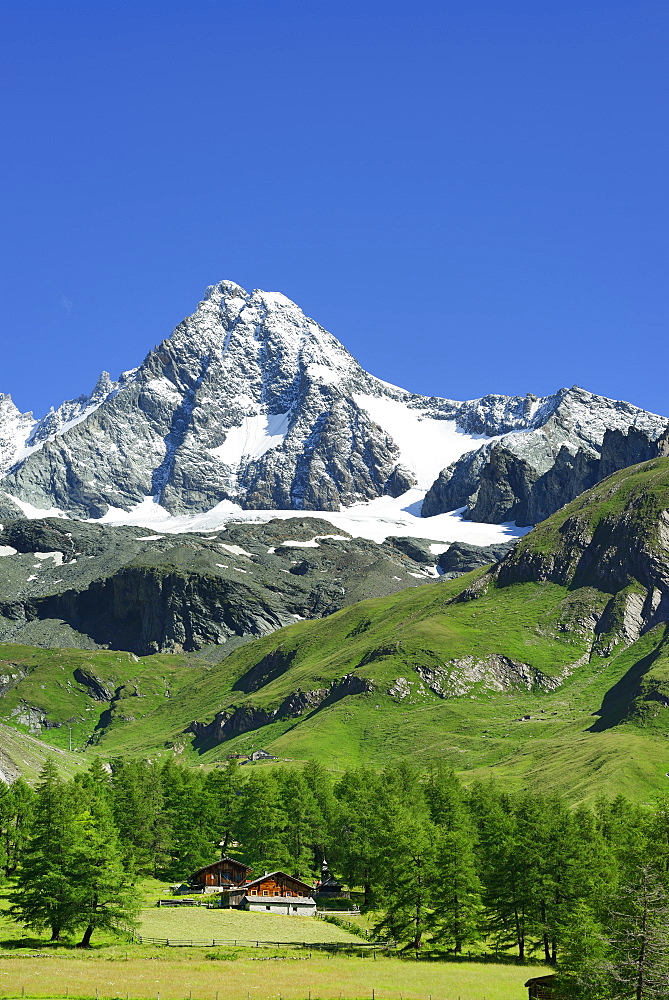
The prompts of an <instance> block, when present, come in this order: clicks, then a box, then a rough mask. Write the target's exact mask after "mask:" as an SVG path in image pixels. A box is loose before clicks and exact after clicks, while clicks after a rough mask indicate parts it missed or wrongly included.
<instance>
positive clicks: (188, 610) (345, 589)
mask: <svg viewBox="0 0 669 1000" xmlns="http://www.w3.org/2000/svg"><path fill="white" fill-rule="evenodd" d="M332 535H333V529H332V525H330V524H328V522H327V521H323V520H321V519H319V518H309V517H302V518H288V519H286V520H273V521H270V522H269V523H266V524H260V525H258V524H244V525H240V524H237V525H230V526H229V528H228V529H227V530H225V531H221V532H217V533H214V534H210V535H209V536H207V537H205V538H203V537H202V536H198V535H189V534H184V535H168V536H164V535H160V534H156V533H149V534H147V532H146V529H142V528H131V527H110V526H108V525H100V524H86V523H82V522H80V521H76V520H65V519H61V518H46V519H44V520H27V519H23V520H15V521H9V522H6V523H5V524H4V526H2V528H0V642H2V641H4V642H18V643H28V644H32V645H38V646H46V647H58V646H61V647H79V648H84V649H95V648H99V647H106V648H111V649H123V650H129V651H132V652H134V653H137V654H140V655H146V654H150V653H155V652H179V651H182V650H195V649H200V648H201V647H203V646H208V645H214V646H220V647H222V652H223V651H225V650H229V649H230V648H231V646H234V644H235V643H238V642H239V641H240V640H244V641H245V640H247V639H249V638H253V637H257V636H262V635H267V634H268V633H270V632H273V631H274V630H275V629H278V628H281V627H282V626H284V625H290V624H293V623H294V622H295V621H297V620H299V619H302V618H320V617H323V616H324V615H328V614H331V613H332V612H334V611H338V610H339V609H341V608H343V607H346V606H347V605H349V604H352V603H355V602H356V601H359V600H362V599H363V598H365V597H372V596H380V595H383V594H390V593H394V592H396V591H398V590H401V589H403V588H405V587H415V586H419V585H420V584H421V583H427V582H429V581H430V580H431V579H433V578H434V576H435V575H436V570H435V569H434V562H435V561H436V558H437V557H436V556H432V566H431V567H430V568H426V566H425V561H424V558H423V550H422V549H420V548H417V549H416V552H415V553H414V556H416V557H417V558H413V557H412V556H411V555H408V554H406V553H405V552H403V551H400V550H399V549H397V548H396V547H395V546H393V545H392V544H387V545H378V544H376V543H374V542H370V541H367V540H366V539H362V538H358V539H354V538H350V537H348V536H346V535H339V536H338V537H332Z"/></svg>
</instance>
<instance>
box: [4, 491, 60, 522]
mask: <svg viewBox="0 0 669 1000" xmlns="http://www.w3.org/2000/svg"><path fill="white" fill-rule="evenodd" d="M5 496H6V497H8V498H9V499H10V500H13V501H14V503H15V504H16V506H17V507H19V508H20V510H22V511H23V513H24V515H25V516H26V517H27V518H28V520H29V521H39V520H41V518H43V517H63V518H65V519H66V520H67V514H66V513H65V511H63V510H60V509H59V508H58V507H51V508H50V509H49V510H46V509H45V508H44V507H33V505H32V504H31V503H28V501H27V500H20V499H19V498H18V497H15V496H13V495H12V494H11V493H5Z"/></svg>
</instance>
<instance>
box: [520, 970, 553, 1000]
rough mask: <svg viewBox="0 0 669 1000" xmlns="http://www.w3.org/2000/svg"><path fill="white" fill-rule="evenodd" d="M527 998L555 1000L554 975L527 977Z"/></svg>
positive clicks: (530, 999) (532, 999) (529, 999)
mask: <svg viewBox="0 0 669 1000" xmlns="http://www.w3.org/2000/svg"><path fill="white" fill-rule="evenodd" d="M525 985H526V986H527V993H528V1000H555V996H556V994H555V976H536V977H535V978H534V979H528V980H527V982H526V983H525Z"/></svg>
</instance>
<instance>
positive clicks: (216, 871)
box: [188, 855, 251, 892]
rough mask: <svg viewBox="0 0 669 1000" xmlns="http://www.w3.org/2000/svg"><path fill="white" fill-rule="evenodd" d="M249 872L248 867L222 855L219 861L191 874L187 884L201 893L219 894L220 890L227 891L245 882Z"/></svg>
mask: <svg viewBox="0 0 669 1000" xmlns="http://www.w3.org/2000/svg"><path fill="white" fill-rule="evenodd" d="M250 871H251V869H250V868H249V866H248V865H243V864H242V863H241V861H236V860H235V859H234V858H229V857H227V855H223V857H222V858H221V859H220V860H219V861H214V862H213V863H212V864H210V865H205V867H204V868H200V869H199V870H198V871H196V872H193V874H192V875H191V876H190V878H189V879H188V882H189V884H190V885H191V886H193V888H195V889H199V890H200V891H202V892H220V891H221V889H229V888H230V886H233V885H240V884H241V883H242V882H245V881H246V879H247V878H248V874H249V872H250Z"/></svg>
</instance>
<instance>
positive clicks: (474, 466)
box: [423, 387, 666, 525]
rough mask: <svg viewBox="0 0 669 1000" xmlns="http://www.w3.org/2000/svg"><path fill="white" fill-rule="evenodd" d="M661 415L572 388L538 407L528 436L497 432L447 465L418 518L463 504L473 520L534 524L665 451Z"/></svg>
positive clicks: (527, 433)
mask: <svg viewBox="0 0 669 1000" xmlns="http://www.w3.org/2000/svg"><path fill="white" fill-rule="evenodd" d="M665 432H666V421H665V419H664V418H661V417H656V416H655V415H653V414H650V413H646V412H645V411H643V410H638V409H637V408H636V407H633V406H631V405H630V404H629V403H622V402H616V401H613V400H609V399H604V398H603V397H600V396H593V395H592V394H591V393H588V392H585V391H584V390H583V389H579V388H577V387H574V388H573V389H570V390H568V391H567V390H563V391H561V392H560V393H558V394H556V396H555V397H553V399H552V401H551V404H550V405H544V406H543V408H542V409H540V410H539V411H537V413H536V414H535V417H534V421H533V424H532V425H531V426H530V427H529V428H528V431H527V432H526V433H525V434H502V435H500V436H499V437H498V438H497V439H496V440H494V441H492V442H488V443H486V444H484V445H482V446H481V447H480V448H478V449H477V450H476V451H472V452H468V453H467V454H466V455H463V456H462V457H461V458H460V459H458V460H457V461H456V462H454V463H453V464H452V465H451V466H449V467H448V468H447V469H444V470H443V471H442V472H441V473H440V475H439V478H438V479H437V480H436V482H435V483H434V484H433V486H432V487H431V489H430V490H429V491H428V492H427V494H426V496H425V501H424V503H423V516H426V517H429V516H431V515H433V514H439V513H442V512H443V511H446V510H453V509H455V508H458V507H467V511H466V513H465V515H464V516H465V517H466V518H468V519H470V520H472V521H484V522H490V523H502V522H504V521H515V522H516V523H517V524H518V525H529V524H537V523H538V522H539V521H543V520H544V519H545V518H546V517H549V516H550V515H551V514H552V513H554V512H555V511H556V510H558V509H559V508H560V507H562V506H563V504H565V503H568V502H569V501H570V500H573V499H574V498H575V497H577V496H578V495H579V494H580V493H583V492H584V491H585V490H587V489H589V488H590V487H591V486H594V485H595V483H598V482H600V480H602V479H604V478H605V477H606V476H608V475H610V474H611V473H612V472H616V471H618V470H619V469H623V468H625V467H627V466H629V465H634V464H636V463H637V462H643V461H646V460H647V459H650V458H653V457H655V456H656V455H658V454H662V452H663V450H664V448H665V447H666V439H665V436H664V435H665Z"/></svg>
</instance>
